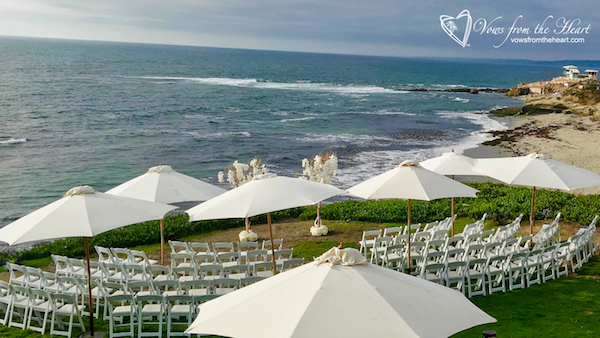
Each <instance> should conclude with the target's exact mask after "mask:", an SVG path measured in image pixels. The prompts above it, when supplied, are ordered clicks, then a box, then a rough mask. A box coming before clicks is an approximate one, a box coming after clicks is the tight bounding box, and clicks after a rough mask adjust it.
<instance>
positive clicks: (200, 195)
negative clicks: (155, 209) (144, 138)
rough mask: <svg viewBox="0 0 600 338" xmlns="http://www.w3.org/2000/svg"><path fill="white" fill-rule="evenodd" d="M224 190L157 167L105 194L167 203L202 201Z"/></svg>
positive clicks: (166, 168) (162, 167)
mask: <svg viewBox="0 0 600 338" xmlns="http://www.w3.org/2000/svg"><path fill="white" fill-rule="evenodd" d="M225 191H226V190H225V189H221V188H219V187H216V186H214V185H212V184H209V183H206V182H204V181H201V180H199V179H196V178H193V177H191V176H187V175H184V174H181V173H178V172H177V171H175V170H173V168H171V166H168V165H159V166H156V167H152V168H150V169H148V172H146V173H145V174H143V175H140V176H138V177H136V178H134V179H132V180H129V181H127V182H125V183H123V184H121V185H118V186H116V187H114V188H112V189H110V190H109V191H107V192H106V193H107V194H111V195H117V196H123V197H131V198H138V199H141V200H145V201H151V202H158V203H165V204H168V203H180V202H189V201H198V202H200V201H206V200H209V199H211V198H213V197H215V196H218V195H220V194H222V193H224V192H225Z"/></svg>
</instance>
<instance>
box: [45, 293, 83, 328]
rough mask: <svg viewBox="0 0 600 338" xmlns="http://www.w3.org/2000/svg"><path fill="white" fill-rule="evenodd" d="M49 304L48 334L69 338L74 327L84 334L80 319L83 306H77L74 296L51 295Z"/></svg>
mask: <svg viewBox="0 0 600 338" xmlns="http://www.w3.org/2000/svg"><path fill="white" fill-rule="evenodd" d="M50 304H51V305H52V323H51V325H50V334H52V335H61V336H67V337H71V335H72V333H73V327H74V326H76V327H79V329H81V331H83V332H85V326H84V325H83V318H82V317H83V312H82V311H83V309H84V308H85V306H84V305H81V304H79V303H78V301H77V299H76V298H75V296H74V295H70V294H62V293H51V294H50ZM66 318H68V319H66ZM75 320H77V321H75ZM65 328H66V329H65Z"/></svg>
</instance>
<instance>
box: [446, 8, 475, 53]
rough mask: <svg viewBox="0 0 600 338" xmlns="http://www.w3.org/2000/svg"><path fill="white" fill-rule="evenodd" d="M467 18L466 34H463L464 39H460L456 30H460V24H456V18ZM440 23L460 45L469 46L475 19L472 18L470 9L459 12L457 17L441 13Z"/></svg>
mask: <svg viewBox="0 0 600 338" xmlns="http://www.w3.org/2000/svg"><path fill="white" fill-rule="evenodd" d="M465 17H466V18H467V23H466V25H465V34H464V35H463V38H462V40H461V39H459V38H458V37H457V36H456V34H454V32H456V31H458V30H459V29H458V26H456V20H459V19H462V18H465ZM440 25H441V26H442V29H443V30H444V32H446V34H448V36H449V37H450V38H452V40H454V41H456V43H458V44H459V45H461V46H463V48H465V47H466V46H468V44H467V42H468V41H469V35H470V34H471V27H472V25H473V19H471V13H469V10H467V9H464V10H463V11H462V12H460V13H458V15H457V16H456V17H454V16H450V15H440Z"/></svg>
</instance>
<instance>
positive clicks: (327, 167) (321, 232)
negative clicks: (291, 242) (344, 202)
mask: <svg viewBox="0 0 600 338" xmlns="http://www.w3.org/2000/svg"><path fill="white" fill-rule="evenodd" d="M337 166H338V162H337V156H336V155H335V153H333V152H329V153H324V154H323V153H321V154H319V155H316V156H315V157H314V158H313V159H312V160H311V161H309V160H308V159H307V158H305V159H303V160H302V168H303V169H304V170H303V171H302V176H301V178H303V179H306V180H311V181H315V182H319V183H323V184H331V177H333V176H335V175H337ZM328 232H329V229H328V228H327V226H325V225H323V221H322V219H321V202H319V203H318V204H317V218H316V219H315V223H314V225H313V226H312V227H310V233H311V235H313V236H315V237H319V236H325V235H327V233H328Z"/></svg>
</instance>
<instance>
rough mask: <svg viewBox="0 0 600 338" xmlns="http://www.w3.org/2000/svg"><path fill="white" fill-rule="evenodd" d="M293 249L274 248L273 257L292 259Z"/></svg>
mask: <svg viewBox="0 0 600 338" xmlns="http://www.w3.org/2000/svg"><path fill="white" fill-rule="evenodd" d="M293 256H294V249H279V250H275V259H292V258H293Z"/></svg>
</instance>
